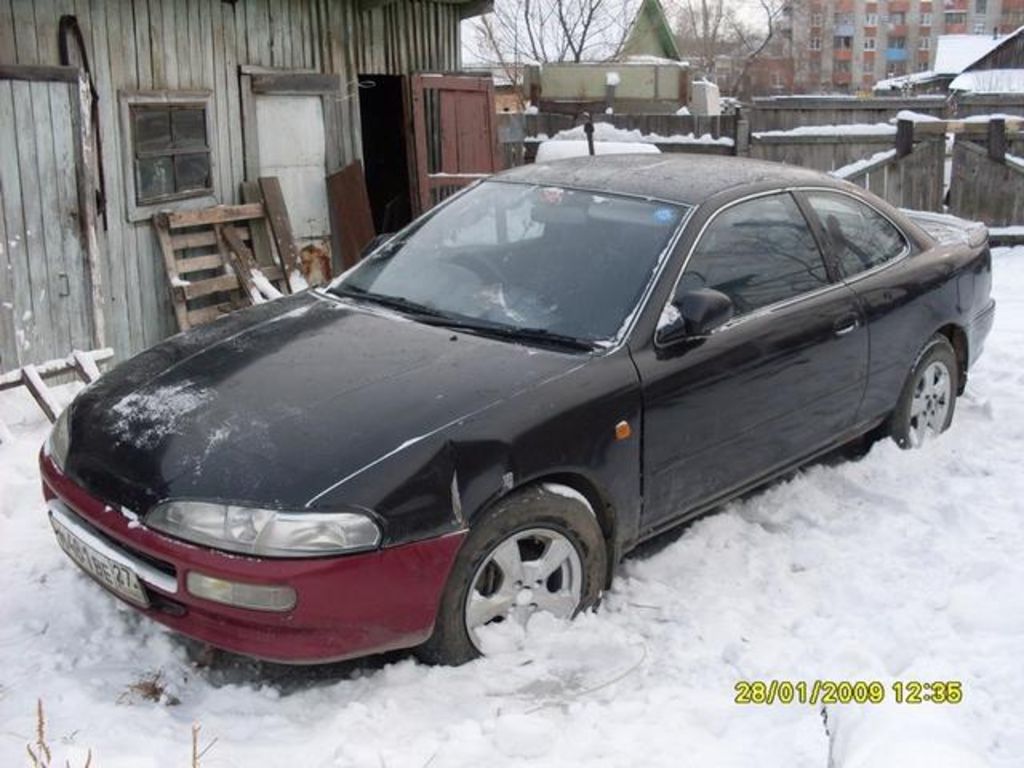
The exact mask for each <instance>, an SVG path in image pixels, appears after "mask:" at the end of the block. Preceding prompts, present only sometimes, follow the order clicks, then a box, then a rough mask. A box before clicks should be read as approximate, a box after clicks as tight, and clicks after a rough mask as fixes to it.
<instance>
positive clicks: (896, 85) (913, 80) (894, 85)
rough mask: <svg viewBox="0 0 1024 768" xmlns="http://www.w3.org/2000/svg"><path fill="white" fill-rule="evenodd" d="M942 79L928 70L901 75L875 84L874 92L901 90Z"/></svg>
mask: <svg viewBox="0 0 1024 768" xmlns="http://www.w3.org/2000/svg"><path fill="white" fill-rule="evenodd" d="M939 77H942V75H939V74H938V73H936V72H934V71H933V70H930V69H929V70H927V71H925V72H911V73H910V74H909V75H900V76H899V77H888V78H886V79H884V80H879V81H878V82H877V83H875V85H874V87H873V88H872V90H875V91H890V90H893V89H900V88H903V87H904V86H911V85H915V84H917V83H927V82H929V81H931V80H935V79H936V78H939Z"/></svg>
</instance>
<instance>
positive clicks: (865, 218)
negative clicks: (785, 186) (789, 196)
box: [807, 192, 907, 276]
mask: <svg viewBox="0 0 1024 768" xmlns="http://www.w3.org/2000/svg"><path fill="white" fill-rule="evenodd" d="M807 200H808V202H810V204H811V207H812V208H813V209H814V212H815V213H816V214H817V215H818V218H819V219H821V223H822V226H824V227H825V231H826V233H827V235H828V240H829V243H830V244H831V246H832V252H833V253H834V254H835V255H836V258H837V259H839V263H840V265H841V266H842V268H843V274H845V275H847V276H851V275H856V274H857V273H858V272H864V271H865V270H868V269H873V268H875V267H878V266H881V265H882V264H885V263H886V262H887V261H891V260H892V259H895V258H897V257H898V256H900V255H901V254H902V253H904V251H905V250H906V249H907V241H906V238H904V237H903V235H902V233H901V232H900V231H899V230H898V229H896V227H894V226H893V224H892V222H890V221H889V220H888V219H887V218H885V217H884V216H883V215H882V214H880V213H879V212H878V211H876V210H875V209H874V208H871V207H870V206H868V205H865V204H864V203H861V202H860V201H858V200H854V199H853V198H852V197H847V196H846V195H837V194H830V193H828V192H810V193H808V194H807Z"/></svg>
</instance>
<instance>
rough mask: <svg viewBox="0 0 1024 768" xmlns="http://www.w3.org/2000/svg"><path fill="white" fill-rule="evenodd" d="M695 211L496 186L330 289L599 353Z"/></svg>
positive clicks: (418, 226)
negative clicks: (595, 349) (596, 348)
mask: <svg viewBox="0 0 1024 768" xmlns="http://www.w3.org/2000/svg"><path fill="white" fill-rule="evenodd" d="M687 210H688V209H687V208H686V207H685V206H680V205H672V204H667V203H663V202H656V201H650V200H643V199H635V198H629V197H617V196H614V195H605V194H595V193H593V192H584V191H578V190H572V189H564V188H561V187H543V186H533V185H526V184H520V183H509V182H499V181H489V182H485V183H483V184H480V185H478V186H477V187H475V188H473V189H471V190H469V191H468V192H466V193H465V194H463V195H461V196H459V197H458V198H456V199H455V200H452V201H451V202H450V203H448V204H447V205H445V206H444V207H442V208H441V209H439V210H438V211H437V212H436V213H434V214H433V215H431V216H429V217H427V218H424V219H421V220H419V221H417V222H415V223H414V224H412V225H411V226H410V227H408V228H406V229H405V230H404V231H403V232H401V233H400V234H399V235H397V236H396V237H394V238H392V239H391V240H390V241H388V242H387V243H385V244H384V245H383V246H381V247H378V248H377V249H376V250H375V251H374V252H373V253H371V254H370V255H369V256H368V257H367V258H366V259H364V260H363V261H362V262H361V263H360V264H359V265H358V266H357V267H355V268H354V269H352V270H350V271H349V272H347V273H345V274H344V275H342V276H341V277H340V278H339V279H338V280H336V281H335V282H334V283H332V285H331V288H330V290H331V292H332V293H334V294H336V295H340V296H349V297H356V298H360V299H364V300H368V301H377V302H379V303H382V304H386V305H389V306H393V307H395V308H398V309H399V310H402V311H405V312H407V313H409V314H411V315H412V316H414V317H417V318H418V319H421V320H422V321H424V322H434V323H439V324H444V325H452V326H458V327H463V328H475V329H477V330H480V331H481V332H485V333H486V332H488V331H491V332H496V333H499V334H501V335H506V336H516V335H518V336H520V337H522V338H527V337H530V336H533V337H534V338H536V339H538V340H541V339H542V337H547V338H548V339H549V340H552V341H555V342H558V341H562V342H576V343H577V345H580V344H583V345H585V346H588V347H593V346H594V345H595V344H598V343H600V342H602V341H606V340H610V339H614V338H615V337H616V336H617V334H618V333H619V331H620V329H621V328H622V327H623V325H624V323H625V321H626V319H627V318H628V317H629V316H630V315H631V313H632V312H633V310H634V308H635V307H636V306H637V304H638V303H639V301H640V299H641V296H642V295H643V293H644V291H645V289H646V288H647V286H648V285H649V284H650V282H651V279H652V277H653V274H654V272H655V268H656V267H657V265H658V263H659V260H660V258H661V255H662V253H663V252H664V251H665V249H666V246H667V245H668V243H669V240H670V239H671V237H672V235H673V233H674V232H675V231H676V229H677V227H678V226H679V224H680V222H681V221H682V219H683V216H684V214H685V212H686V211H687Z"/></svg>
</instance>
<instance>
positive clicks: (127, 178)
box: [118, 90, 217, 223]
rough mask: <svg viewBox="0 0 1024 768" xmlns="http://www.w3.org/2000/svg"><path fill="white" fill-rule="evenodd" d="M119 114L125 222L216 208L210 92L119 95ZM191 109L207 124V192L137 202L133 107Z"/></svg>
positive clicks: (214, 136)
mask: <svg viewBox="0 0 1024 768" xmlns="http://www.w3.org/2000/svg"><path fill="white" fill-rule="evenodd" d="M118 105H119V108H120V113H121V126H120V127H121V136H120V137H119V139H120V143H121V150H122V176H123V177H124V195H125V200H124V204H125V218H126V219H127V221H128V222H132V223H134V222H138V221H146V220H148V219H150V218H152V216H153V214H155V213H159V212H160V211H166V210H192V209H196V208H206V207H209V206H211V205H216V204H217V192H216V190H217V158H216V141H215V138H216V134H215V132H214V122H213V91H209V90H165V91H118ZM160 106H164V107H192V108H201V109H202V110H203V114H204V116H205V122H206V144H207V147H208V150H209V155H210V188H209V189H203V190H195V191H194V192H182V193H177V194H175V195H174V196H173V197H168V198H166V199H164V200H157V201H153V202H149V203H139V202H138V201H137V192H138V190H137V188H136V183H135V173H136V168H135V161H136V152H135V136H134V126H133V124H132V110H133V108H134V107H160Z"/></svg>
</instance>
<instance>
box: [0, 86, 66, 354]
mask: <svg viewBox="0 0 1024 768" xmlns="http://www.w3.org/2000/svg"><path fill="white" fill-rule="evenodd" d="M11 89H12V91H13V94H14V125H15V130H16V132H17V143H16V145H15V146H16V150H15V157H16V158H17V164H18V168H17V171H16V172H17V174H18V178H19V179H20V180H21V216H22V221H23V222H24V229H23V231H22V233H21V238H20V240H21V242H20V244H19V246H20V249H21V250H22V252H23V253H24V255H25V258H24V261H23V262H22V270H23V271H22V275H23V277H24V279H25V282H24V283H23V286H22V287H21V288H19V289H17V291H18V293H17V295H19V296H21V297H23V301H24V304H23V305H22V306H21V307H19V314H20V319H21V325H22V328H21V330H22V333H23V334H24V338H25V340H26V341H27V344H28V346H27V347H25V351H26V352H27V353H28V355H29V360H30V361H31V360H35V361H36V362H39V361H42V360H46V359H48V358H51V357H55V356H56V355H57V352H56V350H55V347H54V346H53V344H52V342H51V340H50V338H49V337H50V332H49V312H48V311H47V307H46V304H45V303H44V300H45V297H46V294H47V291H48V288H49V286H48V285H47V279H48V278H47V262H46V246H45V243H44V241H43V215H44V211H43V204H42V199H41V197H40V190H39V184H38V181H37V176H38V172H39V166H38V161H37V156H36V155H37V147H36V141H37V135H36V123H35V117H34V116H33V112H32V83H30V82H26V81H14V82H12V83H11ZM5 181H6V179H5ZM26 313H28V314H26Z"/></svg>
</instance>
